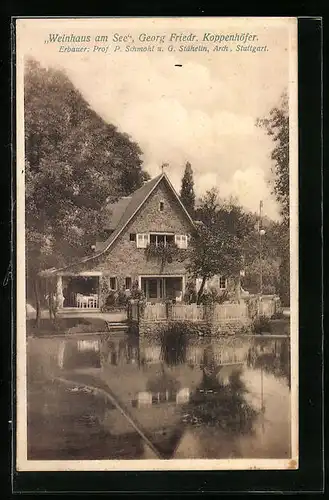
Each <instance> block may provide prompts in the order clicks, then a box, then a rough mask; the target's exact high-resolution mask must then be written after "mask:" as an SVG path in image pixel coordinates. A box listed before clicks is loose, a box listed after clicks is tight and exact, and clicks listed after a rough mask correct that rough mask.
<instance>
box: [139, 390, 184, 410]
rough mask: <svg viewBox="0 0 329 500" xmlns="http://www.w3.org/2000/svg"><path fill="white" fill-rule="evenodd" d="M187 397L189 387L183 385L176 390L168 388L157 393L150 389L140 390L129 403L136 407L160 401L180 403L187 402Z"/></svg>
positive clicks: (155, 403)
mask: <svg viewBox="0 0 329 500" xmlns="http://www.w3.org/2000/svg"><path fill="white" fill-rule="evenodd" d="M189 399H190V389H189V388H188V387H183V388H182V389H179V390H178V391H177V392H176V391H169V390H166V391H162V392H157V393H155V392H151V391H141V392H139V393H138V394H137V397H136V398H135V399H133V400H132V402H131V404H132V405H133V406H134V407H137V408H140V407H143V406H152V405H158V404H161V403H174V404H176V405H181V404H184V403H187V402H188V401H189Z"/></svg>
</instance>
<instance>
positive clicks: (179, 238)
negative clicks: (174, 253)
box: [175, 234, 187, 248]
mask: <svg viewBox="0 0 329 500" xmlns="http://www.w3.org/2000/svg"><path fill="white" fill-rule="evenodd" d="M175 243H176V245H177V246H178V248H187V236H186V234H175Z"/></svg>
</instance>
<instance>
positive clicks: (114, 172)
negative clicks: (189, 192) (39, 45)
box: [24, 60, 145, 277]
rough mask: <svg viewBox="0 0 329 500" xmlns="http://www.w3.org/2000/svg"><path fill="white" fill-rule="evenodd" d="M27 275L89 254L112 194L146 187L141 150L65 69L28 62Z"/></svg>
mask: <svg viewBox="0 0 329 500" xmlns="http://www.w3.org/2000/svg"><path fill="white" fill-rule="evenodd" d="M24 110H25V151H26V162H25V177H26V242H27V259H28V275H29V277H31V276H32V277H33V276H36V274H37V272H38V271H39V270H40V269H42V268H46V267H52V266H61V265H63V264H68V263H69V262H70V261H72V260H75V259H77V258H79V257H80V256H83V255H85V254H86V253H89V252H90V247H91V244H92V243H94V241H95V240H96V237H97V235H98V234H99V233H100V232H101V231H102V229H103V225H104V218H105V214H103V212H102V210H101V208H102V206H103V205H104V203H105V202H106V200H107V199H108V198H117V197H119V196H123V195H128V194H130V193H131V192H132V191H133V190H135V189H137V188H138V187H140V186H141V185H142V182H143V180H144V179H145V173H144V172H143V170H142V162H141V154H142V152H141V150H140V149H139V147H138V145H137V144H135V143H134V142H132V141H131V140H130V138H129V137H128V136H127V135H126V134H123V133H121V132H119V131H118V130H117V129H116V128H115V127H114V126H113V125H111V124H108V123H105V122H104V121H103V120H102V119H101V118H100V117H99V116H98V115H97V114H96V113H95V112H94V111H93V110H92V109H91V108H90V107H89V105H88V103H87V102H86V101H85V100H84V98H83V96H82V95H81V93H80V92H79V91H78V90H77V89H76V88H75V87H74V85H73V84H72V83H71V81H70V80H69V78H68V77H67V76H66V75H65V74H64V73H63V72H61V71H59V70H55V69H52V68H49V69H46V68H43V67H42V66H40V64H39V63H38V62H36V61H34V60H28V61H27V62H26V68H25V106H24Z"/></svg>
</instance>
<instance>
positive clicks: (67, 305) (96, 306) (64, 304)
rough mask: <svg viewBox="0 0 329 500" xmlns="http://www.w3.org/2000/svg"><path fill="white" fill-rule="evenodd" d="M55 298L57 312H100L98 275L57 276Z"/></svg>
mask: <svg viewBox="0 0 329 500" xmlns="http://www.w3.org/2000/svg"><path fill="white" fill-rule="evenodd" d="M56 298H57V305H58V311H59V312H60V311H63V312H70V311H72V312H74V311H77V312H79V311H80V312H82V311H91V312H92V311H93V312H97V311H99V310H100V275H99V274H83V275H82V274H81V275H64V274H63V275H58V276H57V290H56Z"/></svg>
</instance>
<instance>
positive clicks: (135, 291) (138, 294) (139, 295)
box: [129, 281, 145, 301]
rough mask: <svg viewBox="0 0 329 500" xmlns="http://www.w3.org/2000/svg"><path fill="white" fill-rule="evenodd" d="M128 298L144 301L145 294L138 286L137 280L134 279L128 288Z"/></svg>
mask: <svg viewBox="0 0 329 500" xmlns="http://www.w3.org/2000/svg"><path fill="white" fill-rule="evenodd" d="M129 298H130V299H132V300H139V301H145V295H144V293H143V291H142V290H141V289H140V288H139V287H138V281H134V283H133V285H132V287H131V289H130V295H129Z"/></svg>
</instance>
